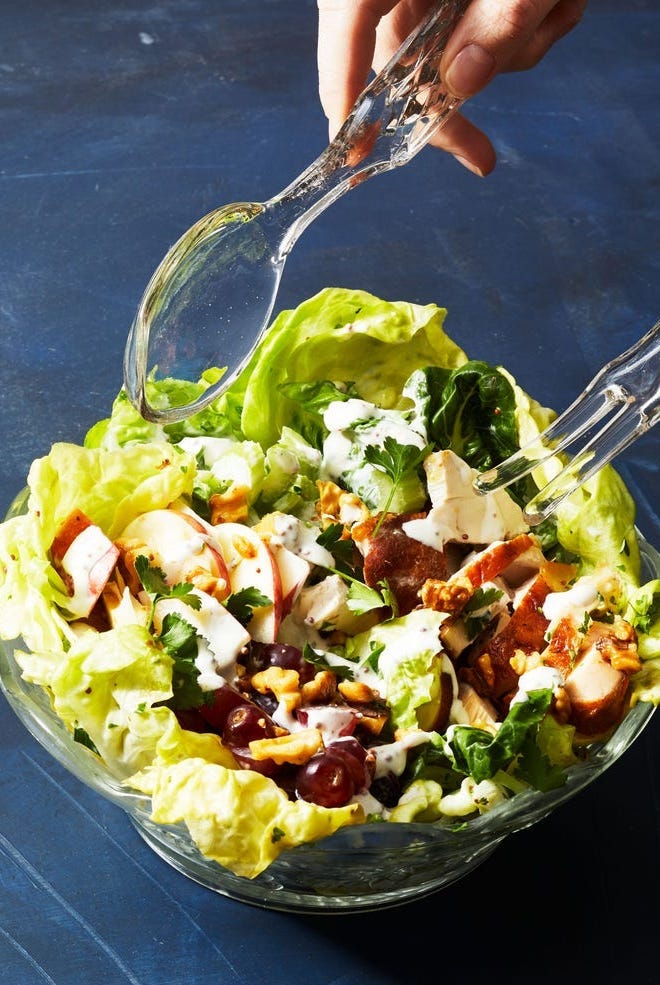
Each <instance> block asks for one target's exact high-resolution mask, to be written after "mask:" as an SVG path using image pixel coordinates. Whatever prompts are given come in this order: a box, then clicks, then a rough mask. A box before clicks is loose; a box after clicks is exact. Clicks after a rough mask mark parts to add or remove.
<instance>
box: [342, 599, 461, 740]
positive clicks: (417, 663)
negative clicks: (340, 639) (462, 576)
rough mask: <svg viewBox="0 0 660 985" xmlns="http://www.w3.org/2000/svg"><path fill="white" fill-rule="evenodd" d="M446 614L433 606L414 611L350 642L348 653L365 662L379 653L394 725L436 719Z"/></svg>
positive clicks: (419, 724) (418, 725)
mask: <svg viewBox="0 0 660 985" xmlns="http://www.w3.org/2000/svg"><path fill="white" fill-rule="evenodd" d="M446 618H447V617H446V614H445V613H441V612H434V611H433V609H413V611H412V612H409V613H408V615H406V616H401V617H400V618H398V619H390V620H388V621H387V622H384V623H379V624H378V625H376V626H374V627H373V628H372V629H369V630H367V631H366V632H364V633H360V634H359V635H358V636H354V637H353V638H352V639H350V640H349V641H348V643H347V647H346V655H347V657H349V659H352V660H357V661H358V662H360V663H362V662H364V663H367V662H368V661H369V658H370V657H371V656H372V654H373V652H374V650H376V651H379V653H380V655H379V658H378V675H379V677H380V679H381V681H382V685H381V694H382V696H383V697H384V698H385V699H386V701H387V703H388V705H389V706H390V711H391V717H392V725H393V726H394V728H426V727H428V726H429V724H430V723H432V722H433V719H434V717H435V712H436V711H437V707H438V704H439V700H440V677H441V674H442V656H441V655H439V654H438V633H439V630H440V626H441V624H442V623H443V621H444V620H445V619H446Z"/></svg>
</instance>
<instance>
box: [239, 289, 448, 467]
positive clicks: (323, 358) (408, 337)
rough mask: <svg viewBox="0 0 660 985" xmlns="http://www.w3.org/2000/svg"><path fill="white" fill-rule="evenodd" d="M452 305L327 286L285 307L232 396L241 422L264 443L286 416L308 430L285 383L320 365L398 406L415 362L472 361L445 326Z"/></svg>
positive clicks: (314, 374)
mask: <svg viewBox="0 0 660 985" xmlns="http://www.w3.org/2000/svg"><path fill="white" fill-rule="evenodd" d="M445 313H446V312H445V311H444V309H443V308H438V307H437V306H436V305H434V304H428V305H416V304H408V303H405V302H387V301H382V300H380V298H376V297H374V296H373V295H371V294H368V293H366V292H365V291H351V290H345V289H342V288H327V289H326V290H323V291H321V292H320V293H319V294H317V295H315V296H314V297H313V298H310V299H309V300H308V301H304V302H303V303H302V304H301V305H299V306H298V307H297V308H296V309H295V310H292V311H283V312H281V314H280V315H278V317H277V318H276V319H275V321H274V322H273V324H272V325H271V327H270V328H269V330H268V332H267V334H266V336H265V338H264V340H263V342H262V344H261V345H260V346H259V350H258V351H257V352H256V353H255V354H254V356H253V357H252V359H251V360H250V361H249V363H248V365H247V366H246V368H245V369H244V371H243V372H242V373H241V374H240V376H239V377H238V379H237V380H236V381H235V382H234V383H233V384H232V386H231V388H230V390H229V393H228V397H227V398H226V399H227V400H228V401H229V402H231V401H234V402H236V403H242V405H243V410H242V414H241V428H242V430H243V432H244V434H245V436H246V437H248V438H252V439H254V440H255V441H259V442H260V443H261V444H262V445H263V447H264V448H267V447H268V446H270V445H272V444H273V443H274V442H275V441H277V439H278V437H279V434H280V431H281V429H282V427H283V425H285V424H286V425H288V426H289V427H292V428H294V430H298V431H299V432H301V433H302V429H301V427H300V426H299V425H298V420H297V416H298V414H299V413H300V409H299V405H298V404H297V403H296V402H294V401H291V400H288V399H287V397H286V396H285V395H284V394H283V393H282V392H281V391H280V390H279V389H278V388H279V387H280V385H281V384H283V383H290V382H298V383H304V382H309V381H315V380H318V378H319V368H320V367H322V373H323V376H324V378H325V379H329V380H337V381H352V382H353V384H354V387H355V391H356V392H357V393H359V394H360V396H362V397H363V398H364V399H365V400H370V401H371V402H372V403H376V404H378V405H379V406H381V407H385V408H389V407H393V406H394V405H395V404H396V403H397V402H398V400H399V399H400V396H401V391H402V388H403V385H404V383H405V381H406V380H407V378H408V377H409V376H410V374H411V373H412V372H413V370H415V369H418V368H420V367H423V366H427V365H430V364H439V365H442V366H447V367H450V368H453V367H454V366H459V365H461V364H462V363H463V362H465V361H466V358H467V357H466V356H465V353H464V352H463V351H462V349H460V348H459V347H458V346H457V345H456V343H455V342H453V341H452V340H451V339H450V338H449V337H448V336H447V335H446V334H445V332H444V330H443V327H442V325H443V321H444V317H445ZM222 399H223V398H220V400H222ZM222 406H225V405H222Z"/></svg>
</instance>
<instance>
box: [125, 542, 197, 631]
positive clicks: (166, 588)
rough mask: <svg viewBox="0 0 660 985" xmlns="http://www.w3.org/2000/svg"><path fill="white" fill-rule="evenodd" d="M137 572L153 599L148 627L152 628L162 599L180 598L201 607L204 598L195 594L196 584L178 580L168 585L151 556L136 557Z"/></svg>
mask: <svg viewBox="0 0 660 985" xmlns="http://www.w3.org/2000/svg"><path fill="white" fill-rule="evenodd" d="M135 572H136V574H137V576H138V578H139V579H140V581H141V582H142V587H143V588H144V590H145V592H146V593H147V595H148V596H149V598H150V600H151V612H150V613H149V622H148V624H147V625H148V628H151V626H152V625H153V621H154V612H155V609H156V604H157V603H158V602H160V600H161V599H180V600H181V601H182V602H184V603H185V604H186V605H189V606H190V608H191V609H200V608H201V605H202V600H201V599H200V597H199V595H194V594H193V589H194V587H195V586H194V585H191V584H190V582H187V581H186V582H177V584H176V585H168V584H167V581H166V578H165V572H164V571H163V570H162V568H159V567H158V566H157V565H153V564H151V563H150V561H149V558H148V557H146V556H145V555H144V554H140V555H139V556H138V557H136V559H135Z"/></svg>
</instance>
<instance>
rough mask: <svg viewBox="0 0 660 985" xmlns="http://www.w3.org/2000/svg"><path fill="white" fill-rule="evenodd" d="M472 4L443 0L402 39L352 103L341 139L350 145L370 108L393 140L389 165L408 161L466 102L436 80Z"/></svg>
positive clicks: (382, 129)
mask: <svg viewBox="0 0 660 985" xmlns="http://www.w3.org/2000/svg"><path fill="white" fill-rule="evenodd" d="M469 4H470V0H442V2H441V3H439V4H438V6H436V7H433V8H432V9H431V10H430V12H429V13H428V14H427V16H426V17H425V18H424V20H422V21H421V23H420V24H419V25H418V26H417V27H416V28H415V30H414V31H413V32H412V33H411V34H410V35H409V36H408V37H407V38H406V40H405V41H404V42H403V44H402V45H401V47H400V48H399V50H398V51H397V52H396V54H395V55H394V56H393V57H392V58H391V60H390V61H389V62H388V64H387V65H386V66H385V68H383V69H382V71H381V72H380V73H379V74H378V75H377V76H376V77H375V78H374V79H373V81H372V82H371V83H370V84H369V85H368V86H367V88H366V89H365V90H364V92H363V93H362V95H361V96H360V97H359V99H358V100H357V102H356V104H355V110H354V113H353V114H351V117H349V120H348V121H347V123H348V124H349V125H348V126H347V127H346V133H344V130H343V129H342V131H341V132H340V134H339V135H338V136H339V137H341V136H342V134H343V135H344V140H346V141H347V142H350V141H351V139H352V138H353V136H354V134H353V131H354V130H355V128H356V127H355V126H351V125H350V124H351V121H352V119H353V116H355V124H357V129H358V131H359V130H360V128H361V127H360V122H359V116H360V115H361V114H362V113H363V112H364V111H365V110H367V111H368V110H371V109H372V105H371V104H373V105H375V106H378V108H379V113H378V116H377V119H376V120H375V121H374V122H376V123H378V124H379V125H380V130H381V132H382V134H383V135H384V136H389V137H390V138H392V141H393V143H392V155H391V156H392V164H393V166H397V165H399V164H404V163H405V162H406V161H409V160H410V159H411V158H412V157H413V156H414V155H415V154H416V153H417V152H418V151H420V150H421V149H422V147H424V145H425V144H427V143H428V141H429V140H430V139H431V137H432V136H433V134H434V133H435V132H436V131H437V130H438V129H439V128H440V127H441V126H442V125H443V124H444V123H445V122H446V121H447V119H448V118H449V117H450V116H451V114H452V113H454V112H455V111H456V110H457V109H458V108H459V106H461V105H462V104H463V102H464V101H465V100H463V99H459V98H458V97H457V96H452V95H451V94H450V93H449V92H448V91H447V89H446V88H445V86H444V84H443V82H442V80H441V78H440V60H441V58H442V55H443V53H444V50H445V48H446V47H447V42H448V40H449V37H450V35H451V34H452V32H453V30H454V28H455V26H456V24H457V23H458V21H459V20H460V19H461V17H462V16H463V14H464V13H465V11H466V9H467V7H468V6H469Z"/></svg>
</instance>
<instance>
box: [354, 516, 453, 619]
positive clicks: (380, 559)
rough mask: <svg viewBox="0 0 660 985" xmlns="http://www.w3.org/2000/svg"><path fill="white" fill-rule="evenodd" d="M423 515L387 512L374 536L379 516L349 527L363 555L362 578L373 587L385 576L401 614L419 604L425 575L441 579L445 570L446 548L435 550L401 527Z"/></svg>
mask: <svg viewBox="0 0 660 985" xmlns="http://www.w3.org/2000/svg"><path fill="white" fill-rule="evenodd" d="M423 516H424V514H423V513H402V514H400V515H398V516H397V515H393V514H390V515H388V516H386V517H385V519H384V520H383V522H382V523H381V525H380V527H379V529H378V532H377V534H376V536H375V537H374V536H373V531H374V529H375V527H376V524H377V523H378V517H370V518H369V520H366V521H365V522H363V523H359V524H357V525H356V526H355V527H353V530H352V536H353V540H354V541H355V542H356V544H357V545H358V548H359V549H360V552H361V553H362V555H363V556H364V580H365V582H366V583H367V585H369V586H370V587H371V588H375V587H377V585H378V583H379V582H380V581H383V579H385V580H386V581H387V583H388V585H389V587H390V590H391V591H392V592H393V594H394V596H395V598H396V600H397V604H398V606H399V614H400V615H402V616H404V615H407V613H408V612H410V611H411V610H412V609H414V608H416V607H417V606H418V605H419V604H420V599H419V591H420V589H421V587H422V585H423V584H424V582H425V581H426V580H427V579H429V578H433V579H440V580H444V579H445V578H446V577H447V574H448V571H447V557H446V554H445V551H436V550H435V548H433V547H428V546H427V545H426V544H422V543H421V541H418V540H413V539H412V537H408V536H407V534H406V533H404V531H403V530H402V529H401V528H402V526H403V524H404V523H407V521H408V520H412V519H416V518H419V517H423Z"/></svg>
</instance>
